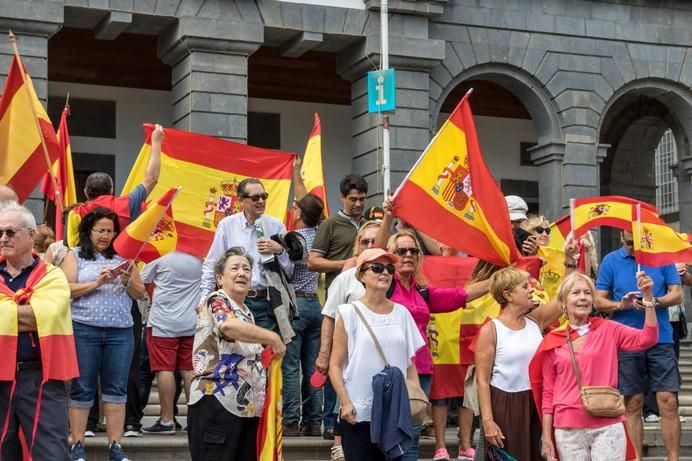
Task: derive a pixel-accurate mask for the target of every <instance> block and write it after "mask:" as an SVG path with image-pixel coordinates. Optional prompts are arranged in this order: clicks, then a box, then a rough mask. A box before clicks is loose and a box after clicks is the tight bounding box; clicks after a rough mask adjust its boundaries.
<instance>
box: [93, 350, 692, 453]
mask: <svg viewBox="0 0 692 461" xmlns="http://www.w3.org/2000/svg"><path fill="white" fill-rule="evenodd" d="M679 365H680V374H681V376H682V382H683V384H682V391H681V392H680V396H679V400H680V414H681V415H684V416H686V417H687V418H688V421H687V422H685V423H683V424H682V436H681V442H680V445H681V451H680V455H681V458H680V459H681V460H683V461H692V342H687V341H686V342H683V343H682V345H681V352H680V364H679ZM159 410H160V404H159V394H158V390H157V388H156V386H155V385H154V387H153V388H152V392H151V397H150V399H149V405H148V406H147V407H146V409H145V410H144V414H145V416H144V419H143V421H142V423H143V425H144V426H149V425H151V424H153V423H154V422H155V421H156V419H157V418H158V416H159ZM178 410H179V416H178V422H179V423H180V424H181V425H182V426H183V427H185V426H186V418H185V417H186V416H187V405H186V404H185V398H184V396H181V398H180V401H179V402H178ZM97 435H101V436H100V437H95V438H92V439H87V454H88V458H89V461H107V460H108V456H107V453H106V443H107V441H106V438H105V436H104V435H102V434H97ZM446 439H447V445H448V447H449V449H450V453H454V450H456V447H457V444H458V440H457V437H456V432H455V431H454V430H453V429H448V430H447V434H446ZM122 444H123V447H124V448H125V450H126V452H127V453H128V455H129V456H131V457H132V459H133V460H134V461H189V460H190V454H189V450H188V445H187V433H186V432H184V431H178V433H177V434H176V435H173V436H164V435H159V436H157V435H144V436H143V437H139V438H126V439H123V443H122ZM331 444H332V443H331V441H327V440H323V439H322V438H319V437H291V438H286V439H284V459H285V460H287V461H307V460H328V459H329V448H330V447H331ZM644 445H645V455H646V458H645V459H646V460H647V461H663V460H665V459H666V458H665V455H666V451H665V445H664V443H663V438H662V434H661V427H660V424H659V423H654V424H645V426H644ZM433 451H434V440H433V439H429V438H422V439H421V459H431V458H432V454H433Z"/></svg>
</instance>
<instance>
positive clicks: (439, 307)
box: [387, 229, 489, 460]
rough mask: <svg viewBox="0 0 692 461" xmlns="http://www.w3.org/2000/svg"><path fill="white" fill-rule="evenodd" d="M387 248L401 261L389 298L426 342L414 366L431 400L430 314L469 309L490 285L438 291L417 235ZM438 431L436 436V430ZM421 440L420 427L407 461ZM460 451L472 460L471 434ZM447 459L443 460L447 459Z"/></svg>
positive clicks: (399, 237) (402, 236)
mask: <svg viewBox="0 0 692 461" xmlns="http://www.w3.org/2000/svg"><path fill="white" fill-rule="evenodd" d="M387 247H388V250H389V251H390V252H391V253H395V254H396V255H397V256H399V261H398V262H397V263H396V264H395V267H396V273H395V274H394V279H393V281H392V287H391V288H390V289H389V291H388V295H389V298H390V299H391V300H392V301H393V302H396V303H398V304H401V305H403V306H405V307H406V309H408V311H409V312H410V313H411V315H412V316H413V320H414V321H415V322H416V326H417V327H418V330H419V331H420V334H421V336H422V337H423V339H424V340H425V346H423V347H421V348H420V349H418V352H417V353H416V357H415V359H414V361H413V362H414V364H415V365H416V370H417V371H418V375H419V379H420V383H421V387H422V388H423V389H424V390H425V392H426V394H428V396H429V395H430V383H431V381H432V373H433V362H432V356H431V355H430V348H429V345H428V333H427V329H428V322H429V321H430V313H431V312H432V313H441V312H451V311H454V310H456V309H459V308H463V307H466V302H468V301H472V300H474V299H476V298H478V297H479V296H482V295H484V294H485V293H487V292H488V285H489V282H488V281H487V280H486V281H483V282H478V283H474V284H470V285H468V286H466V287H465V288H464V287H456V288H436V287H434V286H432V285H429V284H428V283H427V281H426V280H425V278H424V277H423V274H422V273H421V268H422V265H423V253H422V251H421V247H420V244H419V243H418V240H417V239H416V236H415V234H414V233H413V232H412V231H410V230H408V229H404V230H401V231H399V232H397V233H396V234H394V235H392V236H391V237H390V238H389V242H388V244H387ZM459 408H460V410H461V408H462V407H461V406H459ZM433 413H434V410H433ZM445 422H446V421H445ZM435 429H436V431H435V432H436V435H437V432H438V431H437V427H436V428H435ZM440 434H441V437H440V440H441V445H440V446H438V447H437V448H442V449H444V425H441V428H440ZM419 436H420V426H417V427H416V434H415V438H414V445H413V447H412V448H411V449H410V450H409V451H407V452H406V454H405V455H404V458H403V459H404V460H408V459H410V460H417V459H418V438H419ZM436 439H437V437H436ZM459 451H460V453H461V454H465V453H467V454H468V455H467V458H468V459H473V449H472V448H471V440H470V434H465V437H464V436H463V435H462V438H461V447H460V449H459ZM444 452H445V453H446V449H444ZM448 456H449V455H447V458H444V459H448ZM467 458H462V457H461V455H460V457H459V458H458V459H467ZM437 459H443V458H437Z"/></svg>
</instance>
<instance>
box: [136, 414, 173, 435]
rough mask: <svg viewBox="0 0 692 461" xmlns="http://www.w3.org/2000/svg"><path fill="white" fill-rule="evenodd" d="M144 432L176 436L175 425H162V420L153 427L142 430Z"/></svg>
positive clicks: (158, 420)
mask: <svg viewBox="0 0 692 461" xmlns="http://www.w3.org/2000/svg"><path fill="white" fill-rule="evenodd" d="M142 432H144V433H145V434H157V435H175V424H173V423H171V424H162V423H161V418H159V419H157V420H156V422H155V423H154V424H152V425H151V426H149V427H144V428H142Z"/></svg>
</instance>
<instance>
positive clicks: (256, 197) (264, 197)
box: [242, 192, 269, 202]
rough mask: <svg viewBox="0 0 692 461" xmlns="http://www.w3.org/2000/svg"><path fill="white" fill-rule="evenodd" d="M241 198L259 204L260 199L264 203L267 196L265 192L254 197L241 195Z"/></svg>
mask: <svg viewBox="0 0 692 461" xmlns="http://www.w3.org/2000/svg"><path fill="white" fill-rule="evenodd" d="M242 198H249V199H250V200H252V201H253V202H259V201H260V199H262V200H265V201H266V200H267V199H268V198H269V194H268V193H267V192H262V193H261V194H255V195H243V197H242Z"/></svg>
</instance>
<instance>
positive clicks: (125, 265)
mask: <svg viewBox="0 0 692 461" xmlns="http://www.w3.org/2000/svg"><path fill="white" fill-rule="evenodd" d="M128 267H130V261H123V262H121V263H120V264H118V265H117V266H115V267H113V268H111V273H113V274H117V275H120V273H121V272H125V271H127V268H128Z"/></svg>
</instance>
